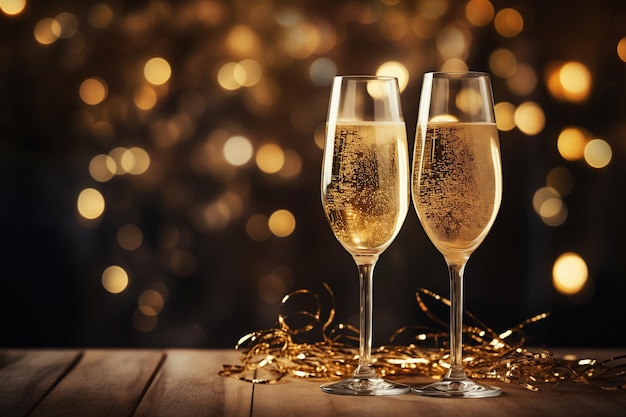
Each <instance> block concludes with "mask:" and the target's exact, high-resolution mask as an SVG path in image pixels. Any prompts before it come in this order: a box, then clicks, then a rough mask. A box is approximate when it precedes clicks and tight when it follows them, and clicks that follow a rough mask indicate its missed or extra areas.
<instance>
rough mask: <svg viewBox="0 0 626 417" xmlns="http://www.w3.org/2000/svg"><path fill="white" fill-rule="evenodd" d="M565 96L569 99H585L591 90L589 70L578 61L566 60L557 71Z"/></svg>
mask: <svg viewBox="0 0 626 417" xmlns="http://www.w3.org/2000/svg"><path fill="white" fill-rule="evenodd" d="M559 80H560V81H561V85H562V86H563V93H564V95H565V98H567V99H568V100H570V101H575V102H577V101H583V100H585V99H586V98H587V97H588V96H589V93H590V90H591V72H590V71H589V69H587V67H586V66H585V65H583V64H581V63H580V62H567V63H566V64H565V65H563V67H562V68H561V71H560V72H559Z"/></svg>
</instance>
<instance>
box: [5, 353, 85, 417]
mask: <svg viewBox="0 0 626 417" xmlns="http://www.w3.org/2000/svg"><path fill="white" fill-rule="evenodd" d="M80 355H81V352H80V351H79V350H20V351H17V350H3V351H0V416H4V417H14V416H15V417H17V416H25V415H26V414H27V413H28V412H29V411H30V410H31V409H32V408H33V407H34V406H35V405H36V404H37V403H38V402H39V401H41V399H42V398H43V397H44V396H45V395H46V394H47V393H48V392H49V391H50V390H51V389H52V388H53V387H54V385H55V384H56V383H57V382H58V381H59V380H60V379H61V378H62V377H63V376H64V375H65V373H66V372H68V371H69V370H70V369H71V368H72V366H73V365H74V364H75V363H76V361H77V360H78V359H79V358H80Z"/></svg>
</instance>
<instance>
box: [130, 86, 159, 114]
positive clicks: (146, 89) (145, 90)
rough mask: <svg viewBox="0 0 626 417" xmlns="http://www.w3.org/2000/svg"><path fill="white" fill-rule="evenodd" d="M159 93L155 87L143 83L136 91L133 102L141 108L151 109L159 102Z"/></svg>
mask: <svg viewBox="0 0 626 417" xmlns="http://www.w3.org/2000/svg"><path fill="white" fill-rule="evenodd" d="M157 99H158V96H157V93H156V91H154V88H152V87H150V86H148V85H142V86H140V87H139V88H137V90H136V91H135V94H134V95H133V102H134V103H135V106H137V108H139V109H141V110H150V109H151V108H153V107H154V106H155V105H156V103H157Z"/></svg>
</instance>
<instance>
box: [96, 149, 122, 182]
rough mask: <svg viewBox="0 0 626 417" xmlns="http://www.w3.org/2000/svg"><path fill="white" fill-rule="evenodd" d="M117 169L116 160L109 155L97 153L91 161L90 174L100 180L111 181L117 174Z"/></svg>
mask: <svg viewBox="0 0 626 417" xmlns="http://www.w3.org/2000/svg"><path fill="white" fill-rule="evenodd" d="M116 170H117V168H116V165H115V161H114V160H113V158H111V157H110V156H109V155H105V154H99V155H96V156H94V157H93V158H91V161H90V162H89V174H90V175H91V177H92V178H93V179H94V180H96V181H99V182H107V181H109V180H110V179H111V178H113V176H114V175H115V171H116Z"/></svg>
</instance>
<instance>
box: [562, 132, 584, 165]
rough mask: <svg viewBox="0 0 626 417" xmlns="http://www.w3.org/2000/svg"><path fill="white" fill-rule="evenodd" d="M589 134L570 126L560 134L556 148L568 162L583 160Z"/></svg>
mask: <svg viewBox="0 0 626 417" xmlns="http://www.w3.org/2000/svg"><path fill="white" fill-rule="evenodd" d="M588 141H589V134H588V133H587V132H586V131H585V130H583V129H581V128H578V127H574V126H568V127H565V128H564V129H563V130H561V132H560V133H559V137H558V138H557V142H556V146H557V149H558V151H559V154H560V155H561V156H562V157H563V158H564V159H566V160H568V161H576V160H579V159H582V158H583V156H584V153H585V146H586V145H587V142H588Z"/></svg>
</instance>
